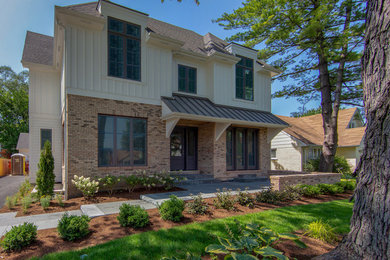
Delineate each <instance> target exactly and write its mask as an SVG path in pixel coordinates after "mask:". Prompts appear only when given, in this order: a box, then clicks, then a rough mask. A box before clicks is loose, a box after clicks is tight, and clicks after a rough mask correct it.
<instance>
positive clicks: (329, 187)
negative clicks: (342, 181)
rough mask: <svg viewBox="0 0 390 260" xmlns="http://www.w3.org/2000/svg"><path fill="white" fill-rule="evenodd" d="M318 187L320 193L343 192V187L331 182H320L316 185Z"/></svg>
mask: <svg viewBox="0 0 390 260" xmlns="http://www.w3.org/2000/svg"><path fill="white" fill-rule="evenodd" d="M317 187H318V188H320V193H321V194H330V195H333V194H337V193H343V192H344V189H343V188H342V187H340V186H338V185H333V184H325V183H321V184H318V185H317Z"/></svg>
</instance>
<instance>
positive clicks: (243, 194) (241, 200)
mask: <svg viewBox="0 0 390 260" xmlns="http://www.w3.org/2000/svg"><path fill="white" fill-rule="evenodd" d="M237 191H238V196H237V202H238V204H240V205H241V206H245V207H249V208H254V207H255V205H254V202H255V199H254V198H253V197H252V195H251V194H249V192H248V188H245V191H241V190H240V189H237Z"/></svg>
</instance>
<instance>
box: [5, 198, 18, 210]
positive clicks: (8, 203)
mask: <svg viewBox="0 0 390 260" xmlns="http://www.w3.org/2000/svg"><path fill="white" fill-rule="evenodd" d="M15 204H16V203H15V199H14V198H13V197H10V196H7V197H6V198H5V205H6V206H7V208H8V209H12V208H13V207H15Z"/></svg>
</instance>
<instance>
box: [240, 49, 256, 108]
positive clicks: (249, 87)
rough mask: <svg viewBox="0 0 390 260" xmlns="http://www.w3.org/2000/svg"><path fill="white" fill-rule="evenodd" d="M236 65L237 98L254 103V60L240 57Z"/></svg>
mask: <svg viewBox="0 0 390 260" xmlns="http://www.w3.org/2000/svg"><path fill="white" fill-rule="evenodd" d="M238 57H239V58H241V60H240V61H239V62H238V63H237V64H236V98H239V99H245V100H251V101H253V60H252V59H248V58H245V57H240V56H238Z"/></svg>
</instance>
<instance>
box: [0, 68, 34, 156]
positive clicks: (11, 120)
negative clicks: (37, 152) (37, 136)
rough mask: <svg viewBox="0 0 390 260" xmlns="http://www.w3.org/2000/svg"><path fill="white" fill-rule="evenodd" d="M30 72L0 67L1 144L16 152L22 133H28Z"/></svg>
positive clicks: (9, 151)
mask: <svg viewBox="0 0 390 260" xmlns="http://www.w3.org/2000/svg"><path fill="white" fill-rule="evenodd" d="M28 77H29V76H28V72H27V71H22V72H20V73H19V74H17V73H15V72H14V71H13V70H12V69H11V68H10V67H7V66H0V143H1V144H2V147H3V148H4V149H7V151H8V153H9V154H12V153H14V152H16V144H17V142H18V139H19V135H20V133H28Z"/></svg>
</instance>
